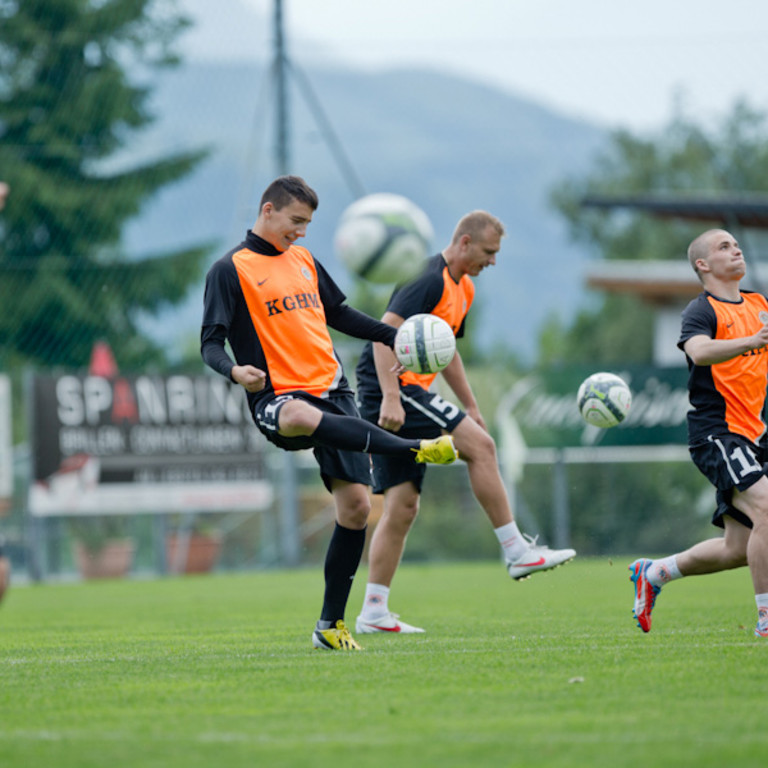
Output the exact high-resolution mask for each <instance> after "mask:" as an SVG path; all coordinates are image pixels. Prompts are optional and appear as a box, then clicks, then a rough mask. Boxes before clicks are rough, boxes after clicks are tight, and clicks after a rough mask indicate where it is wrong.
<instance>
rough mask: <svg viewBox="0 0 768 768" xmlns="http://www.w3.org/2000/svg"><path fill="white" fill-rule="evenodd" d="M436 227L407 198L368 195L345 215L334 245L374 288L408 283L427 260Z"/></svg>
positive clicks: (353, 269)
mask: <svg viewBox="0 0 768 768" xmlns="http://www.w3.org/2000/svg"><path fill="white" fill-rule="evenodd" d="M432 237H433V232H432V225H431V224H430V222H429V219H428V218H427V215H426V214H425V213H424V211H422V210H421V208H419V207H418V206H417V205H415V204H414V203H412V202H411V201H410V200H409V199H408V198H406V197H401V196H400V195H392V194H389V193H379V194H376V195H367V196H366V197H362V198H360V199H359V200H357V201H356V202H354V203H352V205H350V206H349V207H348V208H347V209H346V210H345V211H344V213H343V214H342V215H341V218H340V219H339V224H338V227H337V228H336V234H335V236H334V245H335V249H336V253H337V254H338V256H339V258H340V259H341V261H342V262H343V263H344V265H345V266H346V267H347V269H349V270H350V271H351V272H352V273H354V274H355V275H357V276H358V277H362V278H364V279H366V280H368V281H370V282H372V283H390V284H392V283H405V282H408V281H409V280H412V279H413V278H414V277H416V276H418V275H419V273H420V272H421V271H422V269H423V268H424V265H425V262H426V260H427V255H428V253H427V252H428V249H429V242H430V240H431V239H432Z"/></svg>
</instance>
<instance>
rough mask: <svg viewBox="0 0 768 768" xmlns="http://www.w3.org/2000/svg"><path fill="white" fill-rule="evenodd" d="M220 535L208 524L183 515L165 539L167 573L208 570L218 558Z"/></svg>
mask: <svg viewBox="0 0 768 768" xmlns="http://www.w3.org/2000/svg"><path fill="white" fill-rule="evenodd" d="M221 546H222V535H221V533H220V532H219V531H218V530H216V529H215V528H213V527H212V526H210V525H206V524H204V523H202V522H200V521H198V520H197V519H192V520H191V521H190V520H189V519H188V518H186V519H184V520H182V522H181V524H180V525H179V526H178V527H177V528H175V529H174V530H172V531H170V532H169V533H168V535H167V536H166V539H165V562H166V565H167V568H168V572H169V573H208V572H209V571H212V570H213V569H214V567H215V566H216V563H217V562H218V559H219V555H220V553H221Z"/></svg>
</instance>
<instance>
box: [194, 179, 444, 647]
mask: <svg viewBox="0 0 768 768" xmlns="http://www.w3.org/2000/svg"><path fill="white" fill-rule="evenodd" d="M317 205H318V199H317V195H316V193H315V191H314V190H313V189H312V188H311V187H309V186H308V185H307V184H306V182H305V181H304V180H303V179H301V178H300V177H298V176H281V177H279V178H278V179H276V180H275V181H273V182H272V183H271V184H270V185H269V187H267V189H266V190H265V192H264V194H263V196H262V198H261V203H260V207H259V214H258V218H257V219H256V223H255V224H254V226H253V228H252V229H251V230H250V231H249V232H248V233H247V234H246V238H245V240H244V241H243V242H242V243H240V245H238V246H236V247H235V248H233V249H232V250H231V251H229V253H227V254H226V255H225V256H224V257H223V258H221V259H219V260H218V261H217V262H216V263H215V264H214V265H213V266H212V267H211V269H210V271H209V272H208V275H207V278H206V283H205V298H204V310H203V322H202V331H201V353H202V356H203V359H204V360H205V362H206V363H207V364H208V365H209V366H210V367H211V368H213V369H214V370H215V371H218V372H219V373H221V374H222V375H223V376H226V377H227V378H229V379H230V380H231V381H234V382H236V383H238V384H240V385H242V386H243V387H244V388H245V390H246V392H247V397H248V402H249V405H250V410H251V413H252V415H253V418H254V421H255V423H256V426H257V427H258V428H259V430H260V431H261V432H262V433H263V434H264V435H265V436H266V437H267V439H268V440H269V441H270V442H272V443H274V444H275V445H277V446H279V447H280V448H283V449H284V450H287V451H296V450H301V449H305V448H313V449H314V453H315V458H316V459H317V462H318V464H319V466H320V472H321V475H322V478H323V482H324V483H325V486H326V488H328V490H329V491H330V492H331V493H332V494H333V498H334V502H335V506H336V526H335V529H334V532H333V535H332V536H331V541H330V544H329V547H328V552H327V555H326V561H325V598H324V602H323V607H322V611H321V614H320V619H319V621H318V622H317V626H316V628H315V630H314V632H313V635H312V642H313V644H314V646H315V647H316V648H323V649H337V650H358V649H359V648H360V646H359V645H358V644H357V642H356V641H355V640H354V638H353V637H352V635H351V634H350V632H349V630H348V629H347V627H346V625H345V624H344V611H345V608H346V604H347V600H348V598H349V591H350V589H351V587H352V579H353V578H354V575H355V572H356V570H357V567H358V565H359V563H360V558H361V556H362V552H363V545H364V543H365V528H366V521H367V518H368V513H369V512H370V497H369V494H368V486H369V485H370V458H369V456H368V453H369V452H371V453H379V452H381V453H388V454H393V455H396V456H399V457H400V458H402V459H403V460H405V461H409V462H414V463H416V462H429V463H437V464H448V463H450V462H452V461H454V460H455V459H456V458H457V454H456V450H455V448H454V446H453V442H452V441H451V442H448V441H446V440H433V439H430V440H421V439H418V438H417V439H409V440H405V439H403V438H400V437H396V436H395V435H392V434H391V433H389V432H386V431H385V430H383V429H379V428H378V427H374V426H372V425H371V424H369V423H368V422H366V421H364V420H363V419H361V418H360V416H359V413H358V411H357V408H356V406H355V401H354V394H353V392H352V390H351V389H350V387H349V384H348V383H347V379H346V377H345V375H344V370H343V368H342V365H341V361H340V359H339V357H338V355H337V354H336V351H335V350H334V348H333V344H332V342H331V337H330V334H329V333H328V326H330V327H331V328H335V329H336V330H338V331H342V332H344V333H346V334H348V335H350V336H354V337H355V338H360V339H375V340H376V341H379V342H381V343H383V344H385V345H389V346H391V345H392V344H393V343H394V336H395V331H394V329H393V328H392V327H391V326H388V325H385V324H384V323H380V322H379V321H378V320H375V319H374V318H372V317H369V316H368V315H365V314H363V313H362V312H358V311H357V310H356V309H353V308H352V307H350V306H348V305H347V304H345V298H346V297H345V296H344V294H343V293H342V292H341V290H340V289H339V287H338V286H337V285H336V283H334V282H333V280H332V279H331V277H330V276H329V275H328V273H327V272H326V271H325V269H323V267H322V265H321V264H320V263H319V262H318V261H316V260H315V258H314V256H312V254H311V253H310V252H309V251H308V250H307V249H306V248H303V247H301V246H299V245H297V244H296V241H297V240H298V239H299V238H301V237H304V235H305V234H306V231H307V226H308V225H309V223H310V221H311V220H312V215H313V213H314V211H315V210H316V209H317ZM225 341H229V345H230V347H231V349H232V352H233V354H234V357H235V360H236V361H237V362H233V360H232V358H231V357H230V356H229V354H228V353H227V351H226V350H225V348H224V343H225Z"/></svg>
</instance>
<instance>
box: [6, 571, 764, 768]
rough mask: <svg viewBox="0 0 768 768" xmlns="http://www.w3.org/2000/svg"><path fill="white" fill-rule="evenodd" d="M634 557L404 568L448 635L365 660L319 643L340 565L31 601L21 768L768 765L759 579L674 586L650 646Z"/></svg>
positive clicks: (15, 722)
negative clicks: (328, 593) (516, 578)
mask: <svg viewBox="0 0 768 768" xmlns="http://www.w3.org/2000/svg"><path fill="white" fill-rule="evenodd" d="M629 559H631V558H628V559H626V560H625V559H622V560H621V561H616V562H614V563H611V561H609V560H603V559H600V560H589V559H577V560H575V561H574V562H573V563H570V564H568V565H566V566H565V567H563V568H561V569H558V570H556V571H554V572H551V573H546V574H539V575H537V576H534V577H533V578H532V579H530V580H529V581H526V582H520V583H516V582H512V581H510V580H509V578H508V577H507V576H506V574H505V572H504V570H503V568H502V566H501V565H500V564H498V563H480V564H477V563H471V564H445V565H442V564H441V565H425V566H415V565H404V566H403V567H402V568H401V570H400V572H399V574H398V578H397V582H396V585H395V590H394V591H393V599H392V607H393V608H394V609H395V610H398V611H400V612H401V613H402V614H403V617H404V618H405V619H406V620H408V621H411V622H413V623H416V624H419V625H421V626H425V627H426V628H427V630H428V632H427V634H425V635H411V636H402V637H391V636H381V635H375V636H359V637H358V639H359V640H360V641H361V643H362V644H363V646H364V649H365V650H364V651H363V652H361V653H339V652H335V653H326V652H321V651H314V650H313V649H312V647H311V643H310V633H311V629H312V627H313V625H314V621H315V619H316V618H317V613H318V611H319V606H320V598H321V590H322V575H321V569H320V568H313V569H308V570H299V571H288V572H286V571H273V572H260V573H250V574H237V575H215V576H204V577H186V578H178V579H165V580H158V581H117V582H100V583H99V582H91V583H82V584H66V585H42V586H16V587H14V588H12V590H11V591H10V592H9V593H8V595H7V596H6V600H5V601H4V603H3V605H2V607H0V653H1V654H2V661H1V662H0V766H2V768H17V767H18V768H22V767H23V768H37V767H38V766H39V767H40V768H64V767H65V766H66V767H70V766H71V768H88V767H89V766H99V767H100V768H101V767H103V766H107V767H108V768H120V767H122V766H137V767H138V766H140V767H141V768H144V767H145V766H158V768H160V767H162V768H176V767H177V766H178V767H181V766H217V767H218V766H223V767H224V768H239V766H249V767H253V766H270V768H271V767H273V766H277V767H281V766H310V765H313V766H331V765H333V766H363V767H366V766H388V767H389V766H397V765H406V766H537V768H543V767H544V766H568V767H569V768H572V767H573V766H644V767H645V766H660V765H665V766H697V767H698V768H703V767H704V766H713V767H714V766H716V767H717V768H722V766H728V765H738V766H758V765H759V766H764V765H765V764H766V759H768V758H766V749H767V748H768V729H767V728H766V722H765V712H766V697H765V682H766V677H768V672H767V671H766V670H767V668H768V643H766V642H765V641H760V640H757V639H756V638H754V637H753V636H752V628H753V625H754V618H755V608H754V600H753V597H752V590H751V583H750V580H749V574H748V572H747V571H746V570H741V571H736V572H731V573H724V574H719V575H717V576H710V577H700V578H698V579H696V578H693V579H685V580H683V581H681V582H678V583H675V584H672V585H670V586H668V587H667V588H666V589H665V591H664V593H663V594H662V595H661V597H660V598H659V601H658V603H657V606H656V611H655V613H654V629H653V632H651V633H650V634H649V635H644V634H643V633H642V632H641V631H640V630H639V629H638V628H637V627H636V626H635V624H634V621H633V619H632V618H631V605H632V590H631V586H630V583H629V579H628V571H627V569H626V565H627V562H628V560H629ZM365 576H366V571H365V569H361V571H360V573H359V574H358V578H357V580H356V583H355V586H354V589H353V593H352V599H351V601H350V608H349V612H348V616H347V619H348V623H349V624H350V625H353V624H354V618H355V616H356V615H357V613H358V609H359V607H360V602H361V599H362V594H363V589H364V581H365Z"/></svg>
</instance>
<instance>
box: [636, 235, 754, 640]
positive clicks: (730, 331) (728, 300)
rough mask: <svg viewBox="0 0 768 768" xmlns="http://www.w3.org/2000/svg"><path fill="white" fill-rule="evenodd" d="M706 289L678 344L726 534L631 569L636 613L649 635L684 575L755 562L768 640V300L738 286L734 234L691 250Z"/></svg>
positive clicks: (717, 518)
mask: <svg viewBox="0 0 768 768" xmlns="http://www.w3.org/2000/svg"><path fill="white" fill-rule="evenodd" d="M688 260H689V262H690V264H691V266H692V267H693V270H694V271H695V272H696V274H697V275H698V276H699V280H700V281H701V284H702V285H703V287H704V291H703V293H701V294H700V295H699V296H698V297H697V298H695V299H694V300H693V301H691V303H690V304H689V305H688V306H687V307H686V308H685V310H684V311H683V314H682V329H681V333H680V339H679V341H678V343H677V345H678V346H679V347H680V348H681V349H682V350H683V351H684V352H685V357H686V360H687V362H688V370H689V377H688V390H689V399H690V402H691V406H692V409H691V410H690V411H689V412H688V444H689V450H690V453H691V458H692V459H693V462H694V464H696V466H697V467H698V468H699V470H701V472H702V473H703V474H704V475H705V476H706V477H707V478H708V479H709V481H710V482H711V483H712V485H714V486H715V488H716V489H717V509H716V510H715V513H714V515H713V518H712V522H713V524H714V525H716V526H718V527H719V528H722V529H724V535H723V536H721V537H717V538H713V539H708V540H706V541H702V542H699V543H698V544H696V545H694V546H693V547H691V548H690V549H687V550H685V551H684V552H679V553H678V554H676V555H671V556H670V557H664V558H660V559H658V560H651V559H648V558H641V559H639V560H636V561H635V562H634V563H632V564H631V565H630V566H629V570H630V574H631V575H630V579H631V580H632V582H633V584H634V590H635V603H634V610H633V613H634V616H635V618H636V619H637V623H638V626H639V627H640V628H641V629H642V630H643V632H649V631H650V629H651V611H652V610H653V607H654V604H655V602H656V598H657V597H658V596H659V592H660V591H661V588H662V587H663V586H664V585H665V584H667V583H668V582H670V581H674V580H675V579H679V578H681V577H683V576H696V575H699V574H705V573H716V572H718V571H725V570H728V569H731V568H740V567H742V566H744V565H748V566H749V570H750V572H751V575H752V583H753V586H754V591H755V601H756V603H757V616H758V619H757V626H756V627H755V635H757V636H758V637H768V478H766V471H767V470H766V466H765V464H764V462H765V460H766V455H765V452H764V449H763V448H762V447H761V445H760V443H761V440H762V439H763V438H764V436H765V433H766V425H765V421H764V417H763V408H764V406H765V400H766V376H767V375H768V299H766V297H765V296H763V295H762V294H760V293H754V292H751V291H746V290H742V289H741V288H740V287H739V285H740V283H741V280H742V278H743V277H744V275H745V273H746V263H745V261H744V256H743V254H742V252H741V248H739V244H738V243H737V242H736V240H735V239H734V237H733V235H731V234H730V233H728V232H726V231H724V230H722V229H710V230H708V231H706V232H704V233H703V234H702V235H700V236H699V237H697V238H696V239H695V240H694V241H693V242H692V243H691V244H690V246H689V248H688Z"/></svg>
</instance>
